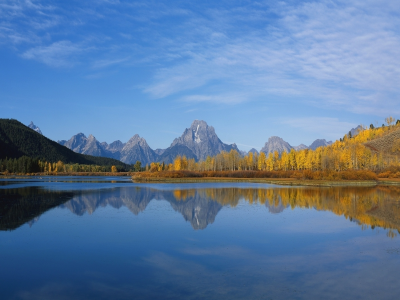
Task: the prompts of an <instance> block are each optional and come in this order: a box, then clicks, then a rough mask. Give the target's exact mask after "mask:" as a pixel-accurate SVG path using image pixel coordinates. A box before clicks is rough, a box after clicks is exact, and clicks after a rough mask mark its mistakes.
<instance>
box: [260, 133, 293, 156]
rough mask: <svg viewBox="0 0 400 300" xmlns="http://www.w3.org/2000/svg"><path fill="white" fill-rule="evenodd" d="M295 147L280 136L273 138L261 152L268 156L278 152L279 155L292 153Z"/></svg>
mask: <svg viewBox="0 0 400 300" xmlns="http://www.w3.org/2000/svg"><path fill="white" fill-rule="evenodd" d="M292 148H293V147H292V146H290V144H289V143H288V142H286V141H284V140H283V139H282V138H280V137H279V136H271V137H270V138H269V139H268V142H266V143H265V145H264V147H262V148H261V151H260V152H264V153H265V154H266V155H268V154H270V153H274V152H275V151H278V153H279V154H281V153H282V152H288V153H289V152H290V150H291V149H292Z"/></svg>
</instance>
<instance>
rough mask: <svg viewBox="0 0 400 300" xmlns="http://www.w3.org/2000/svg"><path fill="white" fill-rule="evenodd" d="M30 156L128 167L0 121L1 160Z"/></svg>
mask: <svg viewBox="0 0 400 300" xmlns="http://www.w3.org/2000/svg"><path fill="white" fill-rule="evenodd" d="M24 155H26V156H29V157H31V158H38V159H41V160H45V161H49V162H57V161H59V160H61V161H62V162H64V163H78V164H87V165H94V164H95V165H102V166H110V165H116V166H117V165H118V166H122V165H123V166H126V165H124V164H123V163H121V162H120V161H118V160H115V159H110V158H104V157H95V156H89V155H82V154H78V153H75V152H73V151H71V150H69V149H68V148H66V147H63V146H61V145H59V144H58V143H56V142H54V141H52V140H50V139H48V138H46V137H45V136H43V135H41V134H39V133H38V132H36V131H34V130H33V129H30V128H29V127H27V126H25V125H24V124H22V123H21V122H19V121H17V120H13V119H0V159H4V158H19V157H21V156H24Z"/></svg>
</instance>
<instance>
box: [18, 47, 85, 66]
mask: <svg viewBox="0 0 400 300" xmlns="http://www.w3.org/2000/svg"><path fill="white" fill-rule="evenodd" d="M86 50H88V48H87V47H84V46H82V45H79V44H74V43H72V42H70V41H60V42H55V43H52V44H51V45H49V46H38V47H35V48H31V49H29V50H27V51H26V52H25V53H23V54H22V57H23V58H26V59H33V60H37V61H40V62H42V63H44V64H46V65H49V66H52V67H67V66H71V57H73V56H75V55H78V54H80V53H82V52H83V51H86Z"/></svg>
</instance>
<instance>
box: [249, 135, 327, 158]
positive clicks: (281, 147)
mask: <svg viewBox="0 0 400 300" xmlns="http://www.w3.org/2000/svg"><path fill="white" fill-rule="evenodd" d="M330 144H332V141H329V142H327V141H326V140H325V139H317V140H315V141H314V142H312V144H311V145H310V146H306V145H304V144H300V145H298V146H291V145H290V144H289V143H288V142H286V141H284V140H283V139H282V138H280V137H279V136H271V137H270V138H269V139H268V141H267V142H266V143H265V145H264V147H262V148H261V151H260V152H264V153H265V154H267V155H268V154H269V153H274V152H275V151H278V153H279V154H281V153H282V152H287V153H289V152H290V150H292V149H294V150H296V151H299V150H303V149H312V150H315V149H317V148H318V147H324V146H328V145H330ZM250 151H251V150H250Z"/></svg>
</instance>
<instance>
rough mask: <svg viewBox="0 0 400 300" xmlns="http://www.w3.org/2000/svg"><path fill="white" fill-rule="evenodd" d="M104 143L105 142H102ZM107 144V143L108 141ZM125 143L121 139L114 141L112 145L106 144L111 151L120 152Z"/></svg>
mask: <svg viewBox="0 0 400 300" xmlns="http://www.w3.org/2000/svg"><path fill="white" fill-rule="evenodd" d="M102 144H103V143H102ZM106 144H107V143H106ZM124 146H125V144H124V143H123V142H121V141H120V140H117V141H114V142H112V143H111V144H110V145H106V147H105V148H106V149H107V150H108V151H111V152H118V151H121V150H122V148H124Z"/></svg>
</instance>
